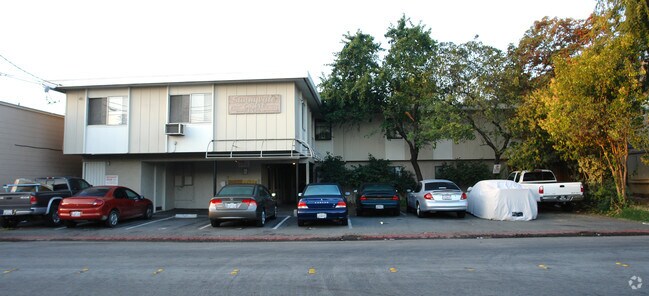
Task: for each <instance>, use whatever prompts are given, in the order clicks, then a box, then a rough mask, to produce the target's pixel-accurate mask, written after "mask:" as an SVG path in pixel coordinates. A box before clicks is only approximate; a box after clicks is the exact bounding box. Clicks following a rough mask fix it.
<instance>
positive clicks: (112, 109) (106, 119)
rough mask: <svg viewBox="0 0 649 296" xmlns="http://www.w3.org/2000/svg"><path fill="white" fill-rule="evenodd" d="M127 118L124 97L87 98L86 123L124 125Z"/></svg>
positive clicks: (126, 106) (126, 100)
mask: <svg viewBox="0 0 649 296" xmlns="http://www.w3.org/2000/svg"><path fill="white" fill-rule="evenodd" d="M127 118H128V99H127V98H126V97H105V98H89V99H88V125H125V124H126V122H127Z"/></svg>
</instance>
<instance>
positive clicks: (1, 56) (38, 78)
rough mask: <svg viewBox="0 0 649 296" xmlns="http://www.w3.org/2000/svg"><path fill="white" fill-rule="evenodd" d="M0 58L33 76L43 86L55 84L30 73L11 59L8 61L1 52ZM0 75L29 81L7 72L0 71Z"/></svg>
mask: <svg viewBox="0 0 649 296" xmlns="http://www.w3.org/2000/svg"><path fill="white" fill-rule="evenodd" d="M0 58H2V59H3V60H5V61H7V63H9V64H10V65H12V66H14V67H16V69H18V70H20V71H22V72H23V73H25V74H27V75H29V76H31V77H33V78H35V79H36V80H38V81H39V84H42V85H43V86H45V87H48V88H49V87H50V86H56V85H57V84H56V83H53V82H51V81H47V80H45V79H43V78H40V77H38V76H36V75H34V74H32V73H29V72H27V70H25V69H23V68H21V67H19V66H18V65H16V64H14V63H13V62H12V61H10V60H9V59H7V58H6V57H4V56H3V55H2V54H0ZM0 76H7V77H11V78H14V79H18V80H22V81H26V82H29V81H27V80H25V79H20V78H18V77H16V76H13V75H9V74H5V73H0Z"/></svg>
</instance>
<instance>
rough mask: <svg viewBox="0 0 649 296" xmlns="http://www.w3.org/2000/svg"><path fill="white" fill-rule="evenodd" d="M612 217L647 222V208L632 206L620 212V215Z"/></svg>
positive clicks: (648, 216)
mask: <svg viewBox="0 0 649 296" xmlns="http://www.w3.org/2000/svg"><path fill="white" fill-rule="evenodd" d="M613 217H615V218H622V219H627V220H633V221H641V222H649V208H646V207H640V206H632V207H628V208H626V209H624V210H622V211H620V213H618V214H615V215H614V216H613Z"/></svg>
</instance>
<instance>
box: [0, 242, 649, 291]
mask: <svg viewBox="0 0 649 296" xmlns="http://www.w3.org/2000/svg"><path fill="white" fill-rule="evenodd" d="M0 253H1V254H2V256H1V257H0V258H2V259H0V291H2V295H35V294H46V295H439V294H446V295H456V294H473V295H496V294H497V295H584V294H588V295H649V285H648V284H647V283H646V282H647V281H648V280H649V255H648V254H649V237H647V236H635V237H581V238H580V237H566V238H517V239H459V240H455V239H448V240H387V241H355V242H349V241H344V242H318V241H313V242H247V243H182V242H168V243H167V242H157V243H154V242H2V243H0ZM634 276H635V277H634ZM632 277H634V278H633V279H632ZM639 278H642V279H644V281H645V285H644V286H642V285H641V284H640V282H639V280H638V279H639ZM630 280H631V281H632V282H631V284H630V283H629V281H630ZM632 285H633V286H634V287H636V289H635V290H634V289H632V287H631V286H632Z"/></svg>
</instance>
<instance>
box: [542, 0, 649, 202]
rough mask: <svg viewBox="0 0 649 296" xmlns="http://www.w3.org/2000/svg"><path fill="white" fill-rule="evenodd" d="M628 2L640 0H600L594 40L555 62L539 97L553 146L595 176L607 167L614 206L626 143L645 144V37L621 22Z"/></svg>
mask: <svg viewBox="0 0 649 296" xmlns="http://www.w3.org/2000/svg"><path fill="white" fill-rule="evenodd" d="M630 2H634V3H636V4H637V3H638V2H637V1H630V0H629V1H610V2H607V1H600V3H599V6H598V8H599V10H598V11H597V15H596V16H595V18H596V19H595V23H594V26H593V30H592V32H591V34H592V36H593V44H592V45H591V46H589V47H588V48H586V49H584V50H583V52H582V54H581V55H579V56H577V57H574V58H571V59H567V60H560V61H557V62H555V65H556V67H555V79H554V80H553V81H552V82H551V83H550V85H549V88H548V91H547V92H546V93H545V95H544V96H543V97H542V100H543V104H544V107H545V108H547V109H548V116H547V118H546V119H545V120H543V121H541V123H540V126H541V127H542V128H543V129H544V130H546V131H547V132H548V133H549V135H550V136H551V137H552V139H553V141H554V148H555V149H557V150H558V151H560V152H562V153H563V155H565V157H567V158H569V159H573V160H575V161H577V162H578V163H579V166H580V169H581V170H582V171H584V172H585V173H586V174H587V175H595V176H598V175H600V174H601V171H602V168H606V170H607V171H608V173H610V174H611V176H612V177H613V180H614V182H615V187H616V190H617V198H615V199H611V207H612V208H613V209H615V210H619V209H621V208H623V207H625V206H626V205H627V197H626V178H627V175H628V172H627V159H628V155H629V146H630V145H631V146H633V147H635V148H638V149H646V148H648V147H649V127H648V126H647V122H646V121H645V119H644V108H646V106H647V104H648V103H649V98H648V96H647V88H646V77H647V73H646V63H645V61H646V56H647V47H646V45H647V43H646V42H642V41H638V36H637V34H636V32H633V31H629V28H630V27H633V26H628V25H627V24H625V22H626V21H628V20H629V18H627V17H625V15H624V13H625V12H627V11H628V10H627V9H625V8H628V7H626V6H625V4H627V3H630ZM644 7H645V8H646V5H645V6H644ZM645 17H646V16H645ZM640 40H643V39H642V38H641V39H640Z"/></svg>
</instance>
